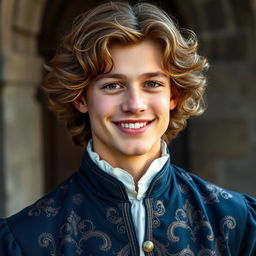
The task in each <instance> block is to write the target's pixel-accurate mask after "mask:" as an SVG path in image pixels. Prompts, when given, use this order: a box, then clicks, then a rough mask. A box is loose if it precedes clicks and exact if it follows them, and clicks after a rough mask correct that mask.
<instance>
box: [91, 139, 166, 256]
mask: <svg viewBox="0 0 256 256" xmlns="http://www.w3.org/2000/svg"><path fill="white" fill-rule="evenodd" d="M87 151H88V153H89V155H90V157H91V159H92V160H93V162H94V163H95V164H96V165H97V166H98V167H100V168H101V169H102V170H103V171H105V172H106V173H108V174H109V175H111V176H113V177H115V178H117V179H118V180H119V181H121V182H122V183H123V184H124V186H125V189H126V192H127V195H128V198H129V200H130V202H131V213H132V218H133V223H134V227H135V232H136V235H137V239H138V243H139V247H140V256H144V255H145V254H144V251H143V249H142V244H143V242H144V236H145V207H144V205H143V198H144V197H145V195H146V192H147V190H148V187H149V185H150V183H151V181H152V180H153V178H154V177H155V175H156V174H157V173H158V172H159V171H160V170H161V169H162V167H163V166H164V165H165V163H166V161H167V160H168V158H169V154H168V153H167V145H166V143H165V142H164V141H162V142H161V152H162V156H161V157H160V158H157V159H155V160H154V161H153V162H152V163H151V164H150V166H149V168H148V169H147V171H146V173H145V174H144V175H143V176H142V177H141V178H140V180H139V181H138V192H136V190H135V183H134V179H133V177H132V175H131V174H130V173H128V172H127V171H125V170H123V169H121V168H113V167H112V166H111V165H110V164H109V163H108V162H106V161H105V160H101V159H100V156H99V155H98V154H97V153H96V152H94V151H93V149H92V140H90V141H89V143H88V145H87Z"/></svg>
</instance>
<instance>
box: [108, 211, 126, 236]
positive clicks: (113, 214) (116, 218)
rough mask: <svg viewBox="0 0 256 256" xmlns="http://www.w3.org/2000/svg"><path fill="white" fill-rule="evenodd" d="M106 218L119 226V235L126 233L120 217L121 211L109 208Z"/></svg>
mask: <svg viewBox="0 0 256 256" xmlns="http://www.w3.org/2000/svg"><path fill="white" fill-rule="evenodd" d="M106 217H107V220H108V221H109V222H110V223H112V224H115V225H117V231H118V233H119V234H125V233H126V228H125V224H124V220H123V218H122V217H121V216H120V211H119V210H118V209H117V208H115V207H111V208H109V209H108V210H107V213H106Z"/></svg>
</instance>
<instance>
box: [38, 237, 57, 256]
mask: <svg viewBox="0 0 256 256" xmlns="http://www.w3.org/2000/svg"><path fill="white" fill-rule="evenodd" d="M38 243H39V245H40V246H41V247H45V248H47V247H52V250H51V251H50V256H55V255H57V254H56V245H55V241H54V238H53V236H52V234H50V233H42V234H41V235H40V236H39V237H38Z"/></svg>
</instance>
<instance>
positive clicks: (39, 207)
mask: <svg viewBox="0 0 256 256" xmlns="http://www.w3.org/2000/svg"><path fill="white" fill-rule="evenodd" d="M53 204H54V200H53V199H51V198H50V199H42V200H40V201H39V202H37V203H36V204H35V206H34V207H33V208H32V209H31V210H30V211H29V212H28V216H40V215H41V214H42V213H45V214H46V216H47V217H53V216H56V215H57V214H58V212H59V209H60V208H61V207H53Z"/></svg>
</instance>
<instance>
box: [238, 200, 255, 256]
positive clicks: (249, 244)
mask: <svg viewBox="0 0 256 256" xmlns="http://www.w3.org/2000/svg"><path fill="white" fill-rule="evenodd" d="M243 197H244V200H245V203H246V206H247V222H246V229H245V233H244V237H243V246H242V249H241V251H240V254H239V255H241V256H253V255H256V199H255V198H252V197H250V196H248V195H244V196H243Z"/></svg>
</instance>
